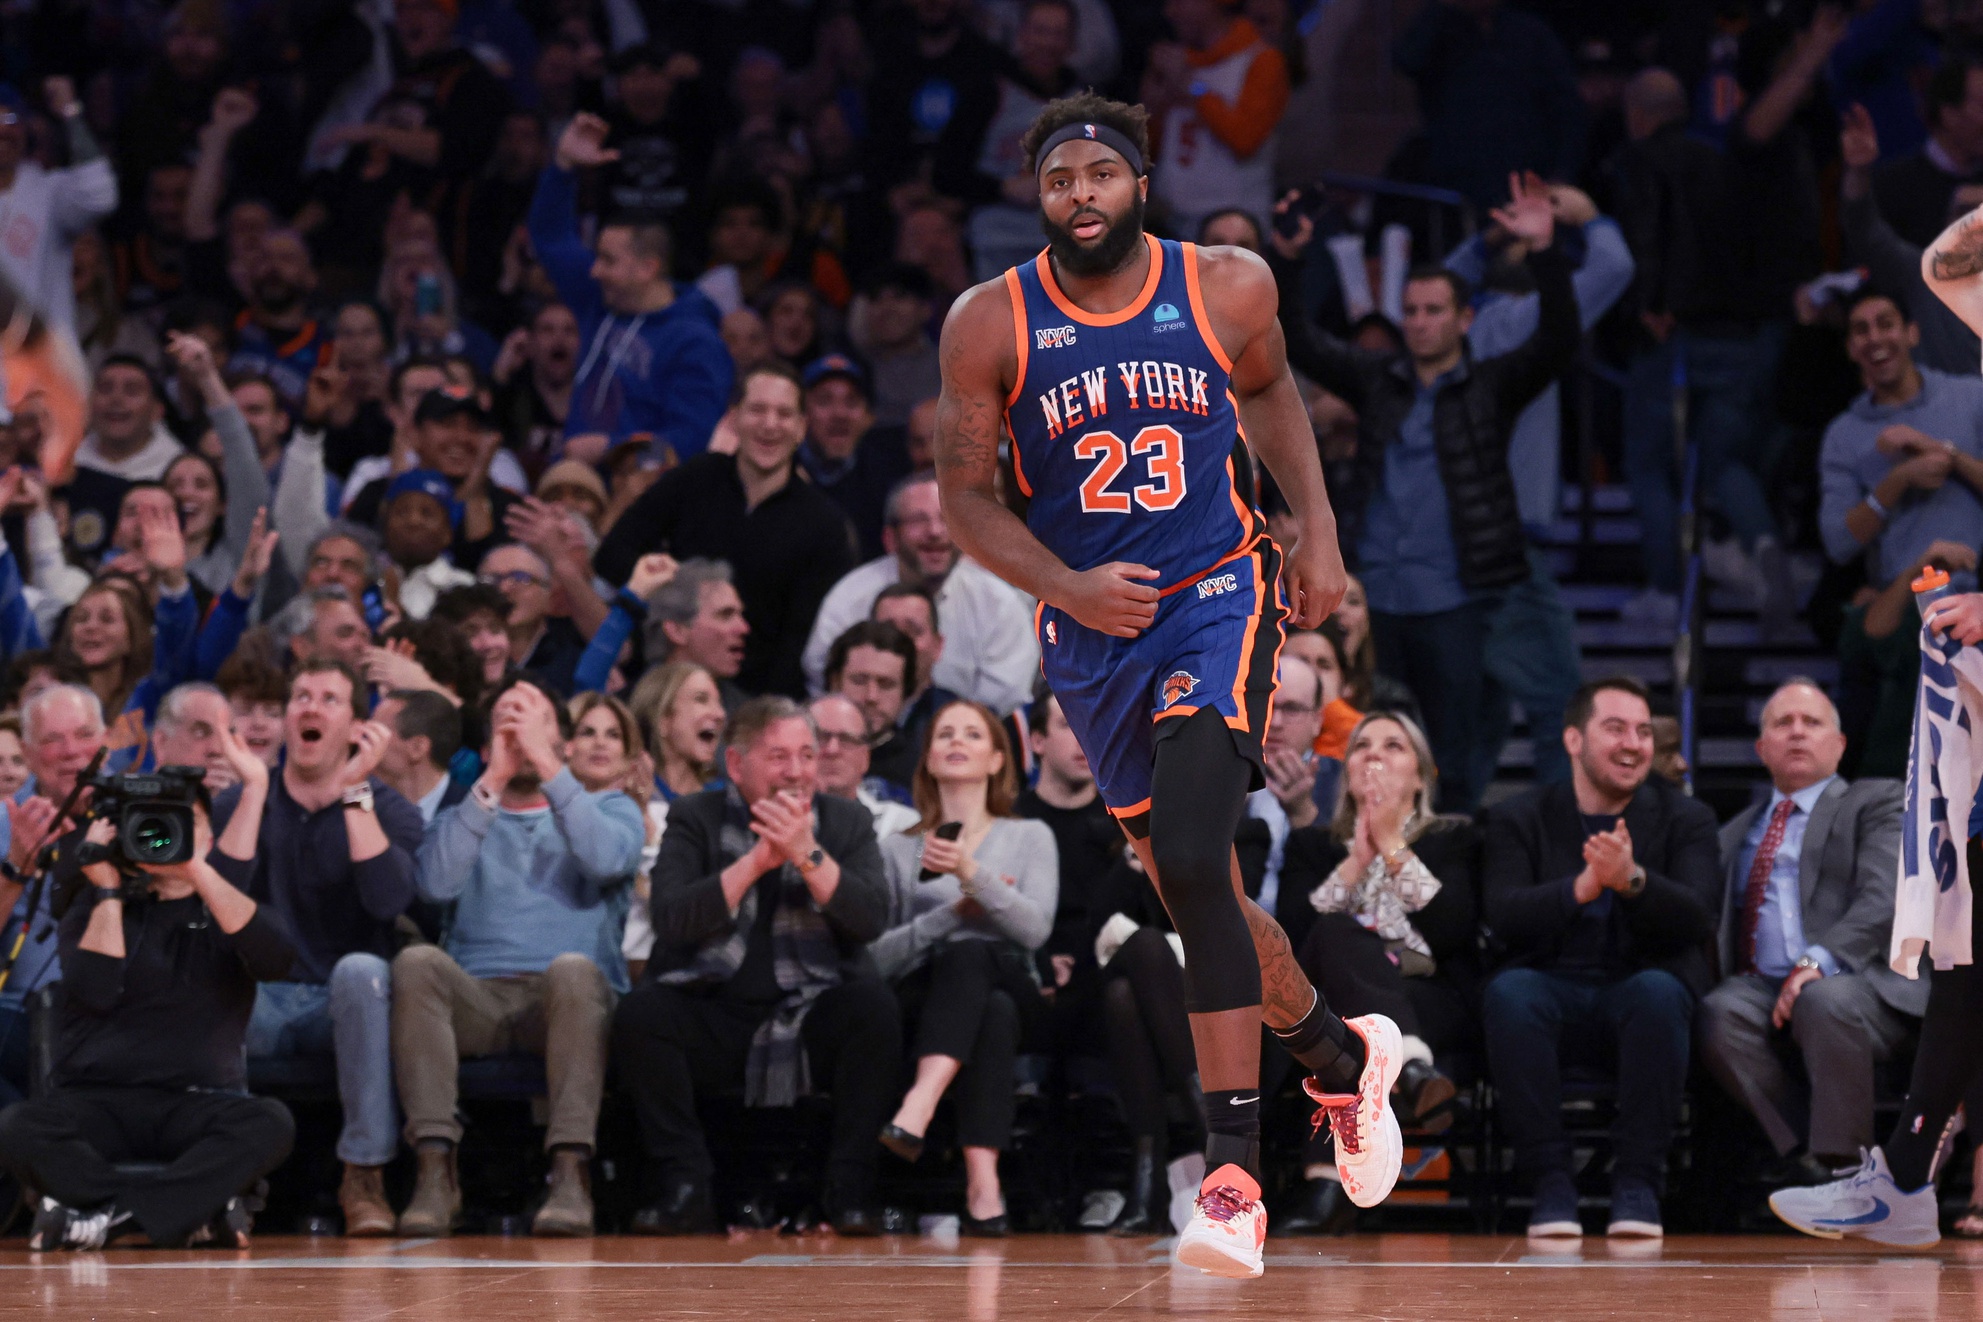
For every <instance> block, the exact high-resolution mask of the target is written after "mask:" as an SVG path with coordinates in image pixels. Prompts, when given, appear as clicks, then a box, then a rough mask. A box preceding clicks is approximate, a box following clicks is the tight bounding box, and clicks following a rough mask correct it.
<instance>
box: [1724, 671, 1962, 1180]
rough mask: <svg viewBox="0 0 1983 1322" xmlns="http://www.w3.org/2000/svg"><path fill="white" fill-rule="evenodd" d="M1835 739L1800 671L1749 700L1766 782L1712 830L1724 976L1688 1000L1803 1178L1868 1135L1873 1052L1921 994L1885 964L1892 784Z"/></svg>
mask: <svg viewBox="0 0 1983 1322" xmlns="http://www.w3.org/2000/svg"><path fill="white" fill-rule="evenodd" d="M1844 753H1845V735H1844V734H1843V733H1842V732H1841V731H1840V730H1839V724H1838V709H1837V708H1835V707H1833V706H1832V703H1831V699H1829V698H1827V697H1826V696H1825V694H1824V691H1823V690H1821V689H1820V688H1818V686H1817V685H1816V684H1815V683H1814V682H1813V681H1811V680H1808V679H1792V680H1789V681H1787V682H1786V683H1785V684H1784V685H1783V686H1782V687H1781V688H1779V689H1777V691H1776V692H1775V693H1774V694H1772V695H1771V696H1770V700H1769V701H1768V702H1767V703H1765V704H1764V706H1763V719H1762V732H1761V734H1760V735H1759V736H1758V738H1757V739H1756V755H1757V756H1758V757H1759V758H1761V759H1762V763H1763V765H1764V766H1765V767H1766V768H1768V770H1769V773H1770V782H1771V789H1770V796H1769V800H1768V802H1767V803H1764V804H1759V805H1757V806H1754V807H1751V808H1748V809H1746V810H1744V811H1743V812H1741V813H1739V814H1737V815H1736V817H1735V818H1734V820H1732V821H1730V822H1729V823H1728V825H1727V826H1725V827H1723V828H1722V831H1721V857H1722V866H1723V870H1724V874H1725V876H1726V878H1727V884H1726V887H1725V889H1724V893H1723V896H1722V905H1721V921H1720V927H1719V939H1720V946H1721V968H1722V972H1723V973H1724V974H1725V975H1726V976H1725V978H1724V980H1723V981H1722V982H1721V984H1720V985H1719V986H1717V987H1716V988H1715V989H1714V990H1713V991H1711V992H1709V993H1708V995H1707V996H1706V997H1705V998H1703V1000H1702V1002H1701V1009H1700V1024H1701V1028H1700V1038H1701V1051H1702V1055H1703V1056H1704V1057H1705V1058H1706V1060H1707V1064H1708V1068H1709V1069H1710V1070H1712V1071H1713V1072H1714V1076H1715V1077H1716V1078H1717V1079H1719V1080H1721V1084H1722V1086H1723V1087H1725V1088H1727V1089H1728V1091H1729V1092H1730V1093H1732V1094H1733V1095H1734V1096H1735V1097H1736V1098H1737V1099H1738V1100H1739V1101H1741V1102H1742V1104H1743V1105H1745V1106H1747V1107H1748V1108H1749V1111H1750V1112H1751V1113H1752V1114H1753V1115H1754V1116H1755V1117H1756V1119H1757V1120H1758V1121H1759V1122H1760V1123H1761V1124H1762V1126H1763V1129H1764V1131H1765V1132H1767V1133H1768V1135H1769V1138H1770V1142H1771V1143H1773V1144H1774V1145H1775V1146H1776V1150H1777V1154H1778V1155H1779V1156H1780V1157H1782V1158H1784V1159H1785V1161H1784V1163H1783V1164H1784V1166H1785V1171H1784V1177H1785V1179H1786V1180H1795V1181H1797V1182H1802V1183H1814V1182H1822V1181H1824V1180H1828V1179H1830V1178H1831V1168H1832V1167H1833V1166H1837V1165H1852V1164H1853V1163H1854V1162H1855V1161H1856V1160H1857V1158H1856V1156H1855V1154H1856V1153H1857V1152H1858V1150H1859V1149H1860V1148H1861V1147H1862V1146H1869V1145H1871V1143H1872V1142H1873V1066H1874V1064H1875V1062H1878V1061H1884V1060H1886V1059H1888V1058H1889V1057H1890V1056H1891V1055H1892V1054H1893V1052H1894V1051H1895V1050H1896V1049H1897V1048H1898V1047H1899V1046H1900V1045H1901V1043H1902V1042H1904V1041H1905V1040H1906V1038H1907V1036H1908V1034H1910V1033H1911V1032H1913V1031H1914V1030H1915V1028H1916V1027H1917V1026H1918V1023H1919V1018H1920V1015H1921V1012H1922V1010H1923V1008H1924V1007H1925V1006H1926V1004H1927V1000H1928V995H1927V993H1928V988H1927V980H1926V979H1925V978H1924V979H1921V980H1919V981H1909V980H1908V979H1906V978H1903V977H1901V976H1900V975H1899V974H1897V973H1895V972H1893V970H1892V969H1890V968H1888V967H1887V942H1888V938H1889V935H1890V933H1891V931H1892V927H1893V901H1894V877H1895V871H1896V854H1897V851H1898V850H1899V847H1900V810H1901V787H1900V785H1899V783H1898V782H1895V781H1891V780H1870V779H1869V780H1862V781H1859V782H1858V783H1856V784H1848V783H1847V782H1845V781H1844V780H1841V779H1840V778H1839V775H1838V763H1839V758H1840V757H1841V756H1843V755H1844ZM1800 1066H1801V1068H1800Z"/></svg>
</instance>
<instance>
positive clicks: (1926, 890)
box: [1889, 626, 1983, 978]
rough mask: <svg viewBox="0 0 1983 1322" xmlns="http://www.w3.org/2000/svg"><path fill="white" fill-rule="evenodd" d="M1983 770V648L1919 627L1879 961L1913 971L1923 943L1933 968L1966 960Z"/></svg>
mask: <svg viewBox="0 0 1983 1322" xmlns="http://www.w3.org/2000/svg"><path fill="white" fill-rule="evenodd" d="M1979 776H1983V651H1980V650H1979V649H1978V648H1975V647H1965V646H1963V645H1962V644H1961V643H1958V642H1956V641H1954V640H1953V639H1949V638H1939V637H1936V636H1935V635H1934V634H1933V633H1931V632H1930V631H1929V630H1928V629H1927V628H1926V627H1925V626H1924V627H1923V628H1922V630H1921V686H1920V688H1919V689H1918V690H1917V691H1916V693H1915V698H1914V741H1913V748H1912V749H1911V750H1910V752H1909V755H1908V759H1907V810H1906V816H1905V817H1904V818H1903V820H1902V822H1901V835H1900V880H1899V882H1898V883H1897V884H1896V886H1895V888H1894V911H1893V946H1892V949H1891V951H1890V953H1889V962H1890V963H1891V964H1892V965H1893V970H1894V972H1896V973H1899V974H1901V975H1903V976H1905V977H1909V978H1913V977H1918V976H1920V974H1919V965H1920V961H1921V949H1922V947H1923V946H1929V947H1932V948H1933V951H1934V960H1935V967H1936V968H1938V969H1947V968H1953V967H1955V966H1956V965H1958V964H1968V963H1970V962H1971V952H1970V948H1969V922H1970V918H1969V914H1970V904H1971V902H1972V899H1971V894H1970V885H1969V812H1970V807H1971V805H1972V803H1973V802H1974V801H1975V798H1976V789H1977V779H1978V777H1979Z"/></svg>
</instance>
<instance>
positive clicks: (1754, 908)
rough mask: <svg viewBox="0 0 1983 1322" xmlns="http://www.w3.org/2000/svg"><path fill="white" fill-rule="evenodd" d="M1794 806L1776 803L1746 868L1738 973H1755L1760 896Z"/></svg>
mask: <svg viewBox="0 0 1983 1322" xmlns="http://www.w3.org/2000/svg"><path fill="white" fill-rule="evenodd" d="M1796 810H1797V805H1796V804H1795V803H1792V802H1791V801H1790V800H1789V799H1785V800H1784V801H1783V802H1781V803H1779V804H1777V806H1776V811H1774V812H1772V813H1771V814H1770V829H1769V830H1767V831H1765V832H1763V843H1762V844H1760V845H1758V846H1756V861H1755V862H1753V863H1751V864H1750V865H1749V889H1748V890H1747V891H1745V892H1743V895H1742V939H1741V943H1740V944H1739V945H1737V946H1736V947H1735V952H1736V954H1735V957H1736V959H1737V961H1738V962H1739V963H1740V965H1741V967H1740V968H1739V969H1737V970H1736V971H1737V972H1739V973H1754V972H1755V971H1756V920H1757V918H1759V917H1760V916H1761V915H1762V912H1763V896H1765V895H1767V894H1768V893H1769V889H1770V869H1771V868H1773V867H1775V866H1776V851H1777V850H1778V849H1779V848H1781V847H1782V845H1783V831H1784V828H1785V827H1786V826H1788V825H1789V824H1790V814H1791V813H1793V812H1795V811H1796Z"/></svg>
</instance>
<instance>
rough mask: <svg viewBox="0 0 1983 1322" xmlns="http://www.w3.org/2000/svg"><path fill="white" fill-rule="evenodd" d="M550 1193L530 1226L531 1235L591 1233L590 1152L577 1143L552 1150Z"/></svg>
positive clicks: (547, 1181) (564, 1235)
mask: <svg viewBox="0 0 1983 1322" xmlns="http://www.w3.org/2000/svg"><path fill="white" fill-rule="evenodd" d="M545 1182H546V1183H547V1184H549V1185H550V1186H551V1187H550V1191H549V1192H548V1193H546V1194H545V1195H544V1205H543V1206H542V1207H540V1208H538V1209H537V1215H536V1217H535V1218H533V1219H532V1221H531V1223H530V1233H531V1234H533V1235H551V1236H561V1237H567V1238H568V1237H572V1236H580V1235H590V1234H591V1233H592V1153H591V1151H590V1150H588V1149H586V1148H583V1147H580V1146H578V1145H576V1144H566V1145H562V1146H559V1147H556V1148H553V1149H552V1150H551V1173H550V1174H549V1175H548V1176H546V1177H545Z"/></svg>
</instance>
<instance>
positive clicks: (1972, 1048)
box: [1770, 207, 1983, 1248]
mask: <svg viewBox="0 0 1983 1322" xmlns="http://www.w3.org/2000/svg"><path fill="white" fill-rule="evenodd" d="M1921 275H1922V277H1923V278H1924V279H1925V280H1927V282H1928V287H1929V288H1930V289H1932V290H1934V291H1935V294H1936V296H1937V297H1938V298H1940V299H1941V300H1942V302H1944V303H1946V304H1948V305H1949V308H1950V309H1951V310H1952V311H1953V312H1954V313H1955V314H1956V315H1957V316H1958V317H1961V318H1962V320H1963V324H1965V325H1967V326H1968V327H1969V328H1970V329H1971V330H1973V331H1976V332H1978V333H1979V334H1983V207H1979V208H1978V209H1977V210H1975V211H1972V212H1970V213H1969V214H1968V215H1966V216H1964V217H1962V218H1961V219H1960V220H1958V221H1956V222H1955V223H1954V224H1953V225H1951V226H1949V227H1948V228H1947V229H1946V230H1944V231H1942V235H1941V237H1940V238H1938V239H1936V240H1935V242H1934V243H1932V244H1931V245H1929V247H1928V250H1927V252H1925V253H1923V254H1922V256H1921ZM1914 435H1915V442H1914V443H1913V444H1911V445H1909V446H1908V451H1909V452H1908V453H1907V454H1905V455H1903V456H1902V457H1901V459H1899V460H1896V462H1912V461H1913V460H1916V459H1921V458H1934V459H1937V460H1939V461H1940V462H1941V463H1942V464H1943V471H1944V472H1945V474H1946V475H1947V476H1949V477H1953V478H1956V479H1958V480H1960V481H1962V482H1965V483H1967V484H1969V485H1970V486H1972V487H1975V486H1977V485H1978V484H1979V483H1983V464H1980V463H1979V462H1978V460H1977V459H1976V458H1975V457H1974V456H1972V455H1970V454H1969V453H1967V452H1966V451H1965V450H1964V449H1963V448H1962V447H1960V446H1957V445H1953V444H1950V443H1948V442H1946V441H1940V440H1934V439H1933V438H1930V437H1927V436H1923V435H1921V433H1919V432H1916V433H1915V434H1914ZM1858 508H1859V509H1861V510H1865V511H1866V512H1867V514H1868V515H1869V516H1870V517H1871V518H1872V519H1873V520H1875V522H1874V524H1873V526H1874V527H1876V528H1879V529H1881V530H1884V529H1885V527H1886V525H1887V522H1888V520H1889V518H1890V517H1891V515H1890V513H1889V511H1888V510H1887V509H1886V508H1885V507H1884V506H1882V505H1880V504H1879V503H1878V502H1877V501H1875V500H1873V499H1872V498H1871V497H1870V496H1869V497H1868V499H1866V500H1865V501H1863V502H1861V503H1860V505H1859V507H1858ZM1928 622H1929V623H1931V624H1933V625H1934V627H1935V629H1936V630H1937V631H1938V632H1939V633H1941V634H1942V635H1944V636H1945V637H1948V638H1951V639H1953V640H1954V641H1956V642H1958V643H1961V644H1963V645H1964V646H1967V647H1973V646H1975V645H1976V644H1978V643H1983V593H1977V592H1969V593H1964V594H1962V595H1959V596H1953V597H1944V598H1943V599H1942V600H1940V601H1938V602H1936V603H1935V604H1934V605H1933V606H1931V607H1929V609H1928ZM1915 756H1916V757H1920V756H1924V754H1923V753H1922V752H1921V751H1920V750H1918V749H1917V750H1916V752H1915ZM1968 836H1969V879H1970V884H1971V885H1972V886H1975V885H1979V884H1983V795H1978V796H1977V799H1976V803H1975V806H1974V807H1973V808H1972V810H1971V811H1970V815H1969V829H1968ZM1971 919H1972V926H1971V935H1970V946H1971V951H1972V954H1974V953H1983V905H1976V906H1975V907H1973V908H1972V910H1971ZM1941 954H1943V952H1941V951H1938V950H1936V949H1935V948H1934V947H1933V946H1932V945H1930V947H1929V948H1928V951H1927V953H1926V954H1925V955H1924V956H1923V957H1922V967H1923V969H1924V972H1923V974H1922V976H1924V977H1927V978H1929V979H1930V981H1929V983H1928V1009H1927V1011H1926V1013H1924V1014H1923V1015H1922V1018H1921V1045H1920V1048H1919V1049H1918V1050H1917V1051H1916V1052H1915V1055H1914V1075H1913V1078H1912V1079H1910V1080H1909V1082H1908V1088H1907V1101H1906V1103H1905V1104H1904V1105H1903V1106H1902V1107H1901V1109H1900V1119H1899V1120H1898V1121H1896V1122H1895V1124H1894V1127H1893V1133H1892V1134H1891V1135H1889V1136H1888V1138H1887V1141H1886V1142H1885V1143H1884V1144H1883V1145H1881V1146H1879V1147H1876V1148H1874V1149H1873V1150H1872V1151H1871V1152H1869V1153H1867V1154H1866V1158H1865V1160H1864V1161H1863V1162H1861V1163H1860V1166H1859V1169H1857V1170H1853V1171H1843V1172H1840V1174H1841V1177H1842V1178H1840V1179H1838V1180H1835V1181H1833V1182H1832V1183H1830V1184H1821V1185H1818V1186H1816V1187H1814V1188H1790V1189H1779V1190H1777V1191H1776V1192H1775V1193H1773V1194H1771V1195H1770V1209H1771V1210H1772V1211H1774V1212H1775V1213H1776V1214H1777V1216H1778V1217H1780V1218H1781V1219H1783V1220H1784V1221H1786V1222H1788V1223H1789V1224H1790V1225H1793V1226H1795V1227H1797V1229H1799V1230H1801V1231H1803V1232H1804V1233H1805V1234H1807V1235H1816V1236H1818V1237H1819V1238H1821V1239H1840V1238H1844V1237H1846V1236H1856V1237H1858V1238H1863V1239H1868V1240H1871V1241H1872V1242H1873V1243H1875V1244H1889V1245H1895V1246H1898V1247H1903V1248H1925V1247H1927V1246H1928V1245H1931V1244H1935V1243H1937V1242H1939V1241H1940V1240H1941V1237H1942V1229H1941V1207H1940V1204H1939V1200H1938V1199H1937V1197H1936V1194H1935V1167H1936V1164H1937V1161H1938V1159H1939V1157H1940V1155H1941V1153H1942V1151H1943V1146H1944V1140H1945V1139H1946V1138H1947V1137H1948V1134H1949V1130H1950V1128H1951V1126H1952V1124H1953V1120H1954V1116H1955V1112H1956V1107H1957V1106H1958V1105H1959V1104H1960V1103H1961V1102H1962V1100H1963V1097H1964V1096H1965V1094H1967V1093H1968V1092H1969V1091H1970V1089H1971V1087H1972V1085H1973V1084H1974V1083H1975V1082H1976V1080H1977V1075H1978V1071H1979V1070H1983V966H1979V965H1977V964H1975V963H1973V962H1971V963H1965V964H1957V965H1955V966H1954V967H1952V968H1946V969H1944V968H1936V969H1934V970H1933V972H1932V973H1930V972H1926V971H1925V967H1926V964H1927V962H1928V960H1930V959H1933V958H1934V957H1936V956H1938V955H1941ZM1979 1119H1983V1117H1978V1116H1976V1115H1975V1114H1973V1113H1972V1114H1971V1115H1970V1117H1969V1123H1970V1125H1971V1127H1972V1129H1973V1128H1974V1127H1975V1125H1976V1124H1977V1122H1978V1120H1979ZM1971 1201H1972V1202H1973V1201H1974V1195H1971Z"/></svg>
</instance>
